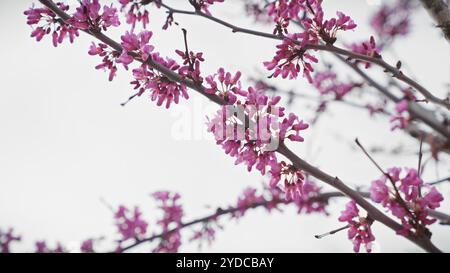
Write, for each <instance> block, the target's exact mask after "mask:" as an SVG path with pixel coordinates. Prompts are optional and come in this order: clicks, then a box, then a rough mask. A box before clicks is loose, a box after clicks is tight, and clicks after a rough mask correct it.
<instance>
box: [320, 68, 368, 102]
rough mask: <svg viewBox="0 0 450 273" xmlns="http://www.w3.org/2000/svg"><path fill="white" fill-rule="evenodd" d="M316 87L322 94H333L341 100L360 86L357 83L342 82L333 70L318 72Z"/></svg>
mask: <svg viewBox="0 0 450 273" xmlns="http://www.w3.org/2000/svg"><path fill="white" fill-rule="evenodd" d="M313 85H314V87H315V88H316V89H317V90H318V91H319V92H320V94H321V95H328V94H333V95H334V99H336V100H340V99H342V98H343V97H344V96H345V95H347V94H348V93H350V92H351V91H352V90H353V89H354V88H355V87H357V86H360V85H359V84H355V83H342V82H340V81H339V80H338V78H337V75H336V73H334V72H333V71H331V70H329V71H324V72H317V73H315V75H314V79H313Z"/></svg>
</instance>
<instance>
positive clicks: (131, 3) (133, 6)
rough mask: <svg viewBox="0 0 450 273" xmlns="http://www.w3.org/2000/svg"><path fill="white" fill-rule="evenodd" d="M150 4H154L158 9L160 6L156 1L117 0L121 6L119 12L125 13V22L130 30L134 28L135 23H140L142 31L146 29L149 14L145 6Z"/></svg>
mask: <svg viewBox="0 0 450 273" xmlns="http://www.w3.org/2000/svg"><path fill="white" fill-rule="evenodd" d="M144 2H145V3H144ZM151 2H155V3H156V5H157V6H158V7H159V6H160V2H159V1H158V0H156V1H153V0H147V1H143V0H119V3H120V4H121V5H122V6H121V8H120V11H122V12H125V13H126V22H127V24H130V25H131V28H132V29H134V28H135V26H136V22H142V25H143V27H144V29H145V28H146V27H147V25H148V23H149V12H148V10H147V9H146V8H145V6H146V5H147V4H148V3H151Z"/></svg>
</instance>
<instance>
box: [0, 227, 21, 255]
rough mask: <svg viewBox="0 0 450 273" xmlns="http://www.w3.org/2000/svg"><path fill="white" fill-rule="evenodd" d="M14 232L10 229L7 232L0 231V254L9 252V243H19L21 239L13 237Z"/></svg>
mask: <svg viewBox="0 0 450 273" xmlns="http://www.w3.org/2000/svg"><path fill="white" fill-rule="evenodd" d="M13 233H14V230H13V229H12V228H10V229H8V230H7V231H3V230H1V229H0V253H9V252H11V246H10V245H11V243H14V242H20V241H21V240H22V239H21V237H20V236H17V235H14V234H13Z"/></svg>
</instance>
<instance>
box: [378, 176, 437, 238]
mask: <svg viewBox="0 0 450 273" xmlns="http://www.w3.org/2000/svg"><path fill="white" fill-rule="evenodd" d="M387 174H388V176H386V175H383V176H382V177H381V178H380V179H378V180H375V181H373V182H372V185H371V188H370V197H371V199H372V200H373V201H375V202H377V203H380V204H382V205H383V207H385V208H387V209H389V210H390V211H391V213H392V215H394V216H395V217H397V218H399V219H400V220H401V222H402V226H403V228H402V229H401V230H399V231H398V233H399V234H401V235H404V236H408V235H410V234H420V233H422V234H423V233H425V232H427V230H426V226H427V225H431V224H433V223H434V222H435V221H436V219H433V218H431V217H429V210H433V209H436V208H438V207H439V206H440V202H442V201H443V200H444V198H443V197H442V195H441V194H440V193H439V192H438V191H437V189H436V187H431V186H426V185H424V184H423V181H422V179H421V178H420V177H419V175H418V173H417V170H416V169H407V168H406V169H405V170H404V172H402V169H400V168H391V169H389V170H388V173H387ZM388 181H389V182H388Z"/></svg>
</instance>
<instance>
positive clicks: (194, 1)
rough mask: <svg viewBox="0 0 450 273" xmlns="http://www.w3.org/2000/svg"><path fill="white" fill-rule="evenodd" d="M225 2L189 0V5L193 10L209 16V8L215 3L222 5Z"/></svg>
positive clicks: (221, 0) (217, 0) (220, 0)
mask: <svg viewBox="0 0 450 273" xmlns="http://www.w3.org/2000/svg"><path fill="white" fill-rule="evenodd" d="M224 1H225V0H189V3H190V4H191V5H192V6H193V7H194V8H195V10H197V11H200V10H202V11H203V12H204V13H206V14H208V15H211V13H210V12H209V9H208V8H209V6H211V5H213V4H215V3H223V2H224Z"/></svg>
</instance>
